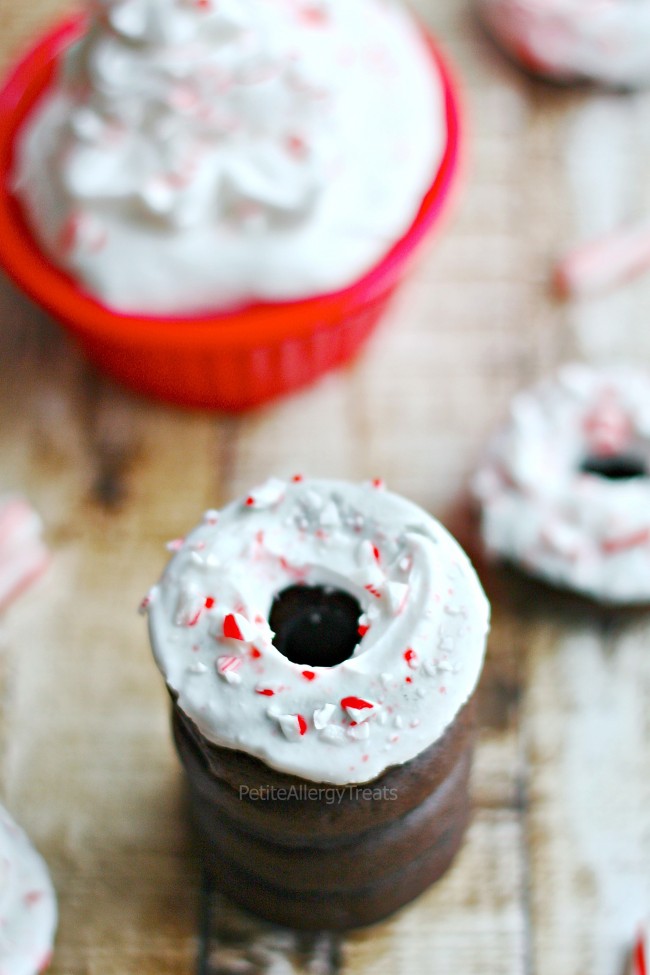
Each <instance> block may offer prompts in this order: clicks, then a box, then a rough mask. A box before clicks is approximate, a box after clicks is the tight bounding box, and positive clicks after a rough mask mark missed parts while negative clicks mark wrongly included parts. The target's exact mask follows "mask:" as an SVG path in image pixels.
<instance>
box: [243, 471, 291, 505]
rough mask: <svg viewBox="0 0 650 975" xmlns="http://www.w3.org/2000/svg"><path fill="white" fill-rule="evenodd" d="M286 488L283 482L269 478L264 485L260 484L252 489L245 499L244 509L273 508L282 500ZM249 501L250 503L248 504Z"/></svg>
mask: <svg viewBox="0 0 650 975" xmlns="http://www.w3.org/2000/svg"><path fill="white" fill-rule="evenodd" d="M286 489H287V486H286V484H285V482H284V481H280V480H278V478H277V477H271V478H269V480H268V481H265V482H264V484H260V486H259V487H256V488H253V490H252V491H251V492H250V494H249V495H248V497H247V498H246V507H248V508H273V507H274V506H275V505H276V504H279V503H280V501H282V499H283V498H284V495H285V493H286ZM249 501H250V502H251V503H250V504H249Z"/></svg>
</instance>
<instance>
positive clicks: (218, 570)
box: [147, 478, 488, 784]
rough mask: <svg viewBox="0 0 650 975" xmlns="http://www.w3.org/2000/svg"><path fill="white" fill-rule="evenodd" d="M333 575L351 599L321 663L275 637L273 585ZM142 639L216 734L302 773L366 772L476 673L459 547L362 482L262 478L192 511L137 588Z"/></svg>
mask: <svg viewBox="0 0 650 975" xmlns="http://www.w3.org/2000/svg"><path fill="white" fill-rule="evenodd" d="M300 584H304V585H307V586H309V585H313V586H319V587H328V586H331V587H334V588H335V589H340V590H344V591H346V592H348V593H350V594H351V595H353V596H354V597H355V599H356V600H357V602H358V603H359V606H360V608H361V616H360V618H359V624H358V634H359V642H358V643H357V645H356V647H354V648H350V649H351V656H350V657H349V659H347V660H344V661H343V662H341V663H336V664H335V665H334V666H331V667H325V666H315V665H313V664H310V661H308V660H305V661H303V662H300V663H293V662H292V661H290V660H288V659H287V658H286V657H285V656H283V655H282V654H281V653H280V652H279V651H278V650H277V648H276V647H275V646H274V643H273V639H274V634H273V633H272V631H271V630H270V628H269V624H268V618H269V615H270V610H271V607H272V604H273V600H274V598H275V596H276V595H277V594H278V593H280V592H282V591H283V590H284V589H286V588H289V587H291V586H295V585H300ZM148 599H149V601H148V606H147V609H148V613H149V621H150V633H151V639H152V645H153V649H154V653H155V656H156V659H157V662H158V665H159V667H160V669H161V670H162V672H163V674H164V675H165V678H166V680H167V683H168V684H169V686H170V687H171V688H172V690H173V691H174V693H175V694H176V695H177V699H178V704H179V706H180V707H181V708H182V710H183V711H184V712H185V713H186V714H187V715H188V716H189V717H190V718H191V720H192V721H194V722H195V724H196V725H197V726H198V727H199V729H200V731H201V732H202V733H203V734H204V735H205V736H206V737H207V738H208V739H209V740H210V741H213V742H215V743H216V744H221V745H225V746H227V747H231V748H237V749H240V750H244V751H247V752H249V753H250V754H252V755H255V756H257V757H258V758H261V759H262V760H263V761H266V762H267V763H268V764H269V765H271V766H272V767H273V768H276V769H279V770H280V771H285V772H289V773H293V774H296V775H299V776H302V777H303V778H306V779H312V780H315V781H323V782H332V783H335V784H346V783H352V782H366V781H370V780H371V779H373V778H375V777H376V776H377V775H379V774H381V772H382V771H384V770H385V769H386V768H387V767H388V766H390V765H395V764H400V763H402V762H405V761H408V760H409V759H410V758H412V757H414V756H415V755H416V754H418V753H419V752H420V751H422V750H423V749H424V748H426V747H427V746H428V745H430V744H431V743H432V742H433V741H435V740H436V739H437V738H438V737H439V736H440V735H441V734H442V733H443V732H444V729H445V728H446V727H447V725H448V724H449V723H450V722H451V721H452V720H453V718H454V717H455V715H456V713H457V712H458V710H459V709H460V708H461V707H462V705H463V704H464V703H465V701H466V700H467V698H468V697H469V696H470V694H471V693H472V692H473V690H474V687H475V685H476V682H477V679H478V676H479V672H480V669H481V664H482V660H483V652H484V646H485V635H486V630H487V622H488V606H487V602H486V600H485V597H484V595H483V593H482V590H481V588H480V586H479V583H478V580H477V579H476V576H475V574H474V572H473V570H472V568H471V566H470V564H469V562H468V561H467V558H466V556H465V555H464V554H463V552H462V551H461V549H460V548H459V547H458V545H457V544H456V542H455V541H454V540H453V539H452V538H451V536H449V535H448V534H447V532H446V531H445V530H444V529H443V528H442V526H441V525H439V524H438V523H437V522H436V521H434V519H433V518H431V517H430V516H429V515H427V514H426V513H425V512H424V511H422V509H420V508H418V507H416V506H415V505H413V504H411V503H410V502H408V501H406V500H405V499H403V498H400V497H398V496H396V495H394V494H391V493H390V492H388V491H386V490H383V489H381V490H380V489H378V486H377V485H376V484H372V483H368V484H364V485H352V484H346V483H343V482H339V481H324V480H323V481H309V480H304V479H302V478H301V479H298V480H296V479H294V480H293V481H289V482H280V481H278V480H277V479H274V480H272V481H269V482H267V483H266V484H262V485H260V486H259V487H257V488H254V489H253V490H252V491H250V492H249V494H248V495H246V496H245V497H244V498H243V499H242V500H240V501H235V502H233V503H232V504H231V505H229V506H228V507H227V508H225V509H224V510H223V511H222V512H220V514H219V517H218V518H215V517H213V518H211V519H204V520H203V522H202V523H201V524H200V525H199V526H198V528H196V529H195V530H194V531H192V532H191V533H190V534H189V535H188V536H187V538H186V539H185V540H184V542H183V544H182V546H181V547H180V548H179V549H178V551H176V552H175V553H174V555H173V557H172V560H171V562H170V563H169V565H168V567H167V570H166V572H165V574H164V576H163V578H162V580H161V581H160V583H159V584H158V585H157V586H155V587H154V588H153V590H152V591H151V593H150V594H149V597H148Z"/></svg>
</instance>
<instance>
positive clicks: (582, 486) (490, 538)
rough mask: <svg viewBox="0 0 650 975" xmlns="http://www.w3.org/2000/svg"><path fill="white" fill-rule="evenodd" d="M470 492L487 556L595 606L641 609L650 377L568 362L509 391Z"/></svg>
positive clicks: (646, 568)
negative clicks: (528, 384)
mask: <svg viewBox="0 0 650 975" xmlns="http://www.w3.org/2000/svg"><path fill="white" fill-rule="evenodd" d="M473 491H474V495H475V497H476V498H477V499H478V501H479V503H480V505H481V509H482V534H483V539H484V542H485V545H486V548H487V550H488V552H489V553H491V554H492V555H493V556H496V557H501V558H504V559H506V560H508V561H511V562H514V563H517V564H518V565H520V566H521V567H522V568H524V569H525V570H527V571H528V572H530V573H532V574H534V575H537V576H541V577H542V578H543V579H546V580H547V581H549V582H551V583H553V584H555V585H559V586H564V587H567V588H569V589H574V590H576V591H578V592H580V593H583V594H585V595H587V596H590V597H592V598H593V599H598V600H601V601H603V602H608V603H630V604H633V603H647V602H650V376H649V375H648V374H646V373H644V372H641V371H637V370H635V369H632V368H625V367H610V368H606V369H596V368H591V367H588V366H585V365H581V364H574V365H568V366H565V367H564V368H562V369H561V370H560V371H559V373H558V375H557V376H554V377H552V378H550V379H546V380H545V381H543V382H542V383H540V384H539V385H538V386H536V387H534V388H533V389H530V390H525V391H523V392H520V393H518V394H517V396H515V398H514V399H513V402H512V405H511V408H510V416H509V418H508V419H507V420H506V422H505V423H504V424H503V426H502V427H501V428H500V429H499V430H498V431H497V432H496V434H495V435H494V437H493V438H492V439H491V441H490V443H489V445H488V448H487V450H486V453H485V456H484V458H483V460H482V462H481V464H480V465H479V469H478V471H477V473H476V475H475V477H474V481H473Z"/></svg>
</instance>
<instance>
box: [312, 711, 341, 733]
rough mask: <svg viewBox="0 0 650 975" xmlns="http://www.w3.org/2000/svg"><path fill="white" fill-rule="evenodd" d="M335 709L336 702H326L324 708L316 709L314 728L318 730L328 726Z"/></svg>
mask: <svg viewBox="0 0 650 975" xmlns="http://www.w3.org/2000/svg"><path fill="white" fill-rule="evenodd" d="M335 711H336V705H335V704H324V705H323V706H322V708H317V709H316V710H315V711H314V728H315V729H316V731H322V730H323V728H326V727H327V725H328V724H329V723H330V720H331V718H332V715H333V714H334V712H335Z"/></svg>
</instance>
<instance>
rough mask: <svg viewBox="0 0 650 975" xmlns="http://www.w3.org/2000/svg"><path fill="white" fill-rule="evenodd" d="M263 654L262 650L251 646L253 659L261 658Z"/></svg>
mask: <svg viewBox="0 0 650 975" xmlns="http://www.w3.org/2000/svg"><path fill="white" fill-rule="evenodd" d="M261 656H262V651H261V650H258V649H257V647H251V657H252V658H253V660H259V659H260V657H261Z"/></svg>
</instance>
